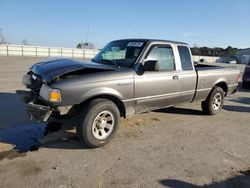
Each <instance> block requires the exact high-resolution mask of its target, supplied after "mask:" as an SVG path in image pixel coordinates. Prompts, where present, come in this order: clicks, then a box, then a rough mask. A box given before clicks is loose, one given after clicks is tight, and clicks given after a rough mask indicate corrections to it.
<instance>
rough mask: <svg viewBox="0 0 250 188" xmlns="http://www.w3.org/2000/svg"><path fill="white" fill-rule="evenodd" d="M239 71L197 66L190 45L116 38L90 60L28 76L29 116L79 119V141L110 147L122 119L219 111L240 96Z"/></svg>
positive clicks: (50, 63) (53, 63) (54, 63)
mask: <svg viewBox="0 0 250 188" xmlns="http://www.w3.org/2000/svg"><path fill="white" fill-rule="evenodd" d="M239 73H240V72H239V70H237V69H234V68H225V67H219V66H214V65H204V64H198V65H194V64H193V61H192V56H191V52H190V49H189V47H188V45H187V44H186V43H182V42H173V41H165V40H151V39H126V40H116V41H112V42H110V43H109V44H107V45H106V46H105V47H104V48H103V49H102V50H101V51H100V52H99V53H98V54H97V55H96V57H95V58H94V59H92V61H91V62H85V61H77V60H70V59H56V60H45V61H41V62H39V63H36V64H34V65H33V66H32V67H31V68H30V70H29V72H28V73H27V74H26V75H24V77H23V83H24V84H25V85H26V86H27V88H29V89H30V91H26V92H23V93H24V94H25V96H24V97H23V100H24V101H25V103H26V106H27V112H28V114H29V115H30V117H31V118H34V119H42V120H45V121H48V119H49V117H50V116H58V115H59V116H62V115H65V114H68V115H77V117H79V119H80V122H79V125H78V126H77V135H78V137H79V139H80V140H81V141H82V142H84V143H86V144H87V145H88V146H89V147H98V146H102V145H105V144H107V143H108V142H109V141H110V140H111V139H112V137H113V136H114V134H115V132H116V131H117V127H118V125H119V119H120V117H124V118H126V117H127V116H130V115H134V114H137V113H141V112H145V111H150V110H153V109H160V108H166V107H170V106H175V105H177V104H179V103H184V102H188V103H190V102H193V101H201V106H202V109H203V111H204V113H206V114H210V115H213V114H216V113H218V112H219V111H220V110H221V108H222V106H223V102H224V97H225V96H226V95H227V94H232V93H234V92H236V90H237V86H238V80H239Z"/></svg>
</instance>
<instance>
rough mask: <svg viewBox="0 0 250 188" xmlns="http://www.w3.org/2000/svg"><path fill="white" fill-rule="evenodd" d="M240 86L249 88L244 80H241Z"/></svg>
mask: <svg viewBox="0 0 250 188" xmlns="http://www.w3.org/2000/svg"><path fill="white" fill-rule="evenodd" d="M242 87H243V88H245V89H248V88H249V87H248V84H247V82H245V81H243V82H242Z"/></svg>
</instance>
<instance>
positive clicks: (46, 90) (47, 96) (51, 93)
mask: <svg viewBox="0 0 250 188" xmlns="http://www.w3.org/2000/svg"><path fill="white" fill-rule="evenodd" d="M39 95H40V96H41V97H42V98H43V99H44V100H46V101H50V102H61V101H62V96H61V92H60V90H59V89H53V88H51V87H49V86H48V85H46V84H43V85H42V87H41V89H40V93H39Z"/></svg>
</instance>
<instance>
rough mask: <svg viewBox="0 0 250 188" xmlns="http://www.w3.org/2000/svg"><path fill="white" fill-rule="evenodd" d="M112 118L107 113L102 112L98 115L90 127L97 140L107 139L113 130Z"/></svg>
mask: <svg viewBox="0 0 250 188" xmlns="http://www.w3.org/2000/svg"><path fill="white" fill-rule="evenodd" d="M114 122H115V120H114V116H113V114H112V113H111V112H109V111H102V112H101V113H99V114H98V115H97V116H96V118H95V120H94V122H93V125H92V133H93V135H94V137H95V138H97V139H105V138H107V137H108V136H109V135H110V134H111V133H112V131H113V128H114Z"/></svg>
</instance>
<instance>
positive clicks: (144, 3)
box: [0, 0, 250, 48]
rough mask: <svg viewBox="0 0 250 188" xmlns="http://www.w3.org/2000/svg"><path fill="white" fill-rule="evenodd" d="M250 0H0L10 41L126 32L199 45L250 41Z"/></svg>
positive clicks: (64, 40)
mask: <svg viewBox="0 0 250 188" xmlns="http://www.w3.org/2000/svg"><path fill="white" fill-rule="evenodd" d="M249 13H250V1H249V0H207V1H205V0H123V1H121V0H86V1H84V0H81V1H80V0H60V1H59V0H42V1H36V0H33V1H31V0H22V1H21V0H0V28H2V33H3V34H4V36H5V38H6V39H7V41H9V42H10V43H20V42H21V41H22V40H23V39H27V41H28V42H29V43H31V44H33V45H49V46H62V47H75V46H76V44H77V43H79V42H81V41H83V42H85V41H86V38H87V30H88V25H89V36H88V41H89V42H93V43H94V44H95V46H96V47H98V48H100V47H102V46H103V45H105V43H107V42H109V41H110V40H114V39H120V38H159V39H169V40H178V41H184V42H187V43H189V44H190V45H191V46H193V45H194V44H196V45H198V46H210V47H215V46H219V47H226V46H229V45H231V46H235V47H239V48H246V47H250V19H249V18H250V15H249Z"/></svg>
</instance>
